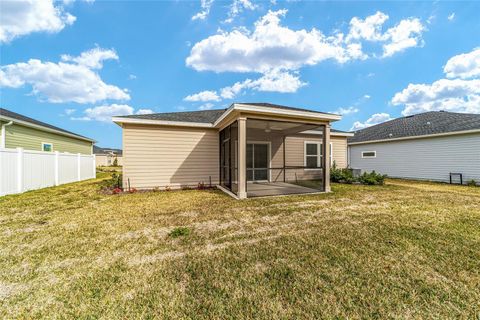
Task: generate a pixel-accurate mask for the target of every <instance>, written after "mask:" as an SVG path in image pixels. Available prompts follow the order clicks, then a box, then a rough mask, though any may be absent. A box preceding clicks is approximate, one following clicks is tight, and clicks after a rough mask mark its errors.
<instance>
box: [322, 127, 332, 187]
mask: <svg viewBox="0 0 480 320" xmlns="http://www.w3.org/2000/svg"><path fill="white" fill-rule="evenodd" d="M324 131H325V134H324V136H323V151H324V152H323V154H324V155H325V156H324V157H323V158H324V160H323V163H324V168H323V172H324V174H323V184H324V186H325V192H331V191H332V189H331V188H330V166H331V163H330V123H328V124H326V125H325V130H324Z"/></svg>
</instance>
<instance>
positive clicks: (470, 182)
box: [467, 179, 477, 187]
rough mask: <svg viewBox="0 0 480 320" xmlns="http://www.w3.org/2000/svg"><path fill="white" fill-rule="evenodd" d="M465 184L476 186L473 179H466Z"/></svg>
mask: <svg viewBox="0 0 480 320" xmlns="http://www.w3.org/2000/svg"><path fill="white" fill-rule="evenodd" d="M467 186H470V187H476V186H477V182H476V181H475V180H473V179H472V180H468V181H467Z"/></svg>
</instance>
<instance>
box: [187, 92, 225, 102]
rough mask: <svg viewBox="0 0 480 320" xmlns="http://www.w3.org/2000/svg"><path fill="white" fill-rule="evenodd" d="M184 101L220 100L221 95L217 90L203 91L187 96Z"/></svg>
mask: <svg viewBox="0 0 480 320" xmlns="http://www.w3.org/2000/svg"><path fill="white" fill-rule="evenodd" d="M183 100H184V101H190V102H198V101H220V97H219V96H218V94H217V92H216V91H208V90H205V91H202V92H199V93H195V94H191V95H189V96H186V97H185V98H184V99H183Z"/></svg>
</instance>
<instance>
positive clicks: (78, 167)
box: [77, 153, 81, 181]
mask: <svg viewBox="0 0 480 320" xmlns="http://www.w3.org/2000/svg"><path fill="white" fill-rule="evenodd" d="M80 161H81V160H80V153H77V181H80V180H81V177H80Z"/></svg>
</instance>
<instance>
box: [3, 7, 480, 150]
mask: <svg viewBox="0 0 480 320" xmlns="http://www.w3.org/2000/svg"><path fill="white" fill-rule="evenodd" d="M0 90H1V91H0V105H1V107H3V108H6V109H9V110H11V111H14V112H18V113H21V114H24V115H26V116H29V117H32V118H35V119H38V120H40V121H44V122H47V123H50V124H52V125H56V126H59V127H61V128H64V129H67V130H70V131H73V132H76V133H78V134H81V135H85V136H88V137H91V138H93V139H95V140H96V141H97V145H99V146H102V147H112V148H121V145H122V141H121V128H120V127H119V126H117V125H116V124H114V123H112V122H111V117H112V116H115V115H129V114H147V113H156V112H180V111H191V110H207V109H218V108H226V107H228V106H229V105H230V104H231V103H233V102H269V103H276V104H282V105H287V106H293V107H301V108H308V109H312V110H317V111H324V112H334V113H339V114H342V115H343V118H342V120H341V121H339V122H336V123H334V124H333V127H334V128H337V129H340V130H358V129H362V128H365V127H368V126H371V125H374V124H377V123H381V122H383V121H387V120H389V119H392V118H396V117H401V116H406V115H411V114H416V113H420V112H426V111H433V110H448V111H452V112H468V113H480V2H458V1H456V2H442V1H435V2H426V1H425V2H402V1H390V2H371V1H369V2H361V1H340V2H317V1H308V2H303V1H279V0H277V1H255V0H232V1H217V0H201V1H100V0H96V1H92V0H90V1H81V0H77V1H74V0H68V1H51V0H32V1H4V0H1V1H0Z"/></svg>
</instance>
